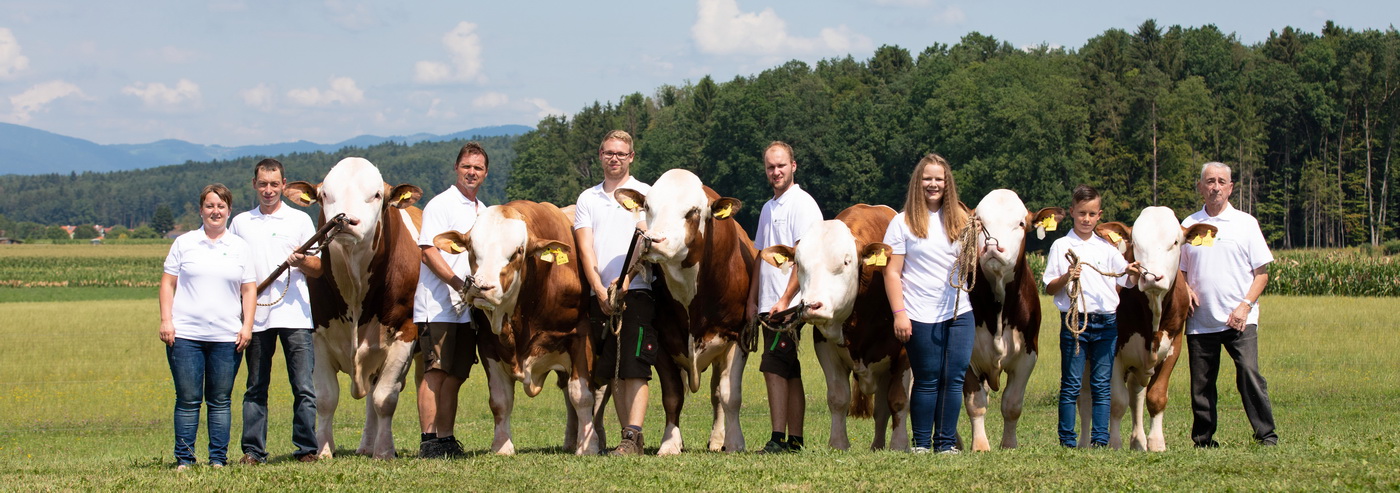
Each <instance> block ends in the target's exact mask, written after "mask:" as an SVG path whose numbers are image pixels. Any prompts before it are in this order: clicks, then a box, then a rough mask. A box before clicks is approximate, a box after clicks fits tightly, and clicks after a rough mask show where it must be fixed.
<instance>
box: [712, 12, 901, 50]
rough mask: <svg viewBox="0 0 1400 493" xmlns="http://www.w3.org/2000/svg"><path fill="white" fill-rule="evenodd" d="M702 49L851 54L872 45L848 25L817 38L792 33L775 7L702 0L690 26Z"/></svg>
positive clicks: (824, 31)
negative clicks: (744, 7)
mask: <svg viewBox="0 0 1400 493" xmlns="http://www.w3.org/2000/svg"><path fill="white" fill-rule="evenodd" d="M690 33H691V37H692V38H694V40H695V44H696V46H698V47H699V49H700V51H701V52H704V53H709V54H717V55H723V54H736V53H753V54H765V55H783V54H789V53H791V54H805V53H849V52H850V51H855V50H863V49H867V48H870V47H871V46H873V44H872V43H871V41H870V38H868V37H866V36H864V35H862V34H860V33H857V32H855V31H852V30H851V29H850V28H848V27H846V26H845V25H841V26H837V27H834V28H831V27H828V28H823V29H822V30H821V32H820V34H819V35H818V36H817V37H814V38H802V37H797V36H792V35H790V34H788V31H787V21H784V20H783V19H782V18H781V17H778V14H777V13H776V12H774V11H773V9H772V8H767V9H763V11H762V12H757V13H754V12H740V11H739V4H738V3H737V2H736V0H699V16H698V18H697V19H696V20H695V25H694V26H691V28H690Z"/></svg>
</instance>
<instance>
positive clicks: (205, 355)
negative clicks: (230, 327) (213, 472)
mask: <svg viewBox="0 0 1400 493" xmlns="http://www.w3.org/2000/svg"><path fill="white" fill-rule="evenodd" d="M165 359H166V361H168V362H169V363H170V376H171V377H172V378H173V380H174V381H175V461H176V462H177V463H178V464H193V463H194V462H195V458H194V442H195V439H196V437H197V435H199V406H200V403H201V402H203V403H206V404H208V405H209V463H210V464H227V463H228V456H227V453H228V428H229V401H230V399H229V395H230V394H232V393H233V380H234V377H235V376H237V375H238V363H239V361H238V359H239V358H238V351H237V350H236V349H235V345H234V343H232V342H203V341H191V340H189V339H180V338H178V337H177V338H175V344H173V345H170V346H166V348H165Z"/></svg>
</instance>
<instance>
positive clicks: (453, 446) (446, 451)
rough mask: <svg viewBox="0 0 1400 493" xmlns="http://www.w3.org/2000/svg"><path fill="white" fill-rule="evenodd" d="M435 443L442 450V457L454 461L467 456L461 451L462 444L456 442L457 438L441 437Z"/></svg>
mask: <svg viewBox="0 0 1400 493" xmlns="http://www.w3.org/2000/svg"><path fill="white" fill-rule="evenodd" d="M437 442H438V447H440V448H441V449H442V455H443V457H446V458H448V459H456V458H459V457H465V456H466V455H467V452H466V451H465V450H462V442H461V441H458V440H457V437H442V438H439V439H437Z"/></svg>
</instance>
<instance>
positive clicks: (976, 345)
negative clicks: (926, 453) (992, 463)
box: [963, 189, 1065, 451]
mask: <svg viewBox="0 0 1400 493" xmlns="http://www.w3.org/2000/svg"><path fill="white" fill-rule="evenodd" d="M973 214H974V215H975V216H976V218H977V219H978V220H979V221H980V222H981V224H982V227H983V230H982V231H981V232H980V233H978V236H977V240H976V241H977V242H978V248H979V250H980V254H979V255H978V258H977V265H978V268H979V274H980V275H978V276H977V282H976V284H975V285H974V286H973V289H972V293H970V296H971V301H972V311H973V315H974V317H975V318H976V320H977V333H976V336H975V337H974V338H973V346H972V364H971V365H969V366H968V369H967V379H966V380H965V383H964V384H963V400H964V402H963V404H964V405H965V406H966V407H967V415H968V418H969V420H970V421H971V422H972V423H971V424H972V450H977V451H985V450H991V444H990V442H989V441H988V439H987V429H986V417H987V393H988V392H989V391H991V390H999V388H1000V387H1001V375H1002V373H1005V374H1006V390H1005V391H1004V392H1003V393H1002V396H1001V417H1002V422H1003V428H1002V434H1001V447H1002V448H1016V423H1017V422H1018V421H1019V420H1020V418H1021V405H1022V403H1023V402H1024V401H1025V397H1026V382H1027V381H1029V380H1030V377H1031V371H1032V370H1034V369H1035V361H1036V357H1037V355H1038V353H1039V344H1038V340H1037V339H1038V338H1039V337H1040V297H1039V296H1038V295H1037V291H1036V280H1035V276H1034V275H1033V274H1031V268H1030V265H1029V264H1027V263H1026V232H1027V231H1028V230H1030V229H1038V228H1039V226H1037V225H1039V224H1041V223H1042V221H1044V220H1045V219H1046V218H1048V217H1053V218H1054V219H1055V221H1057V222H1058V221H1063V220H1064V218H1065V211H1064V209H1061V208H1059V207H1050V208H1045V209H1041V210H1040V211H1039V212H1036V213H1035V214H1031V213H1030V211H1028V210H1027V209H1026V205H1025V203H1023V202H1021V198H1020V197H1018V196H1017V195H1016V192H1013V191H1011V190H1005V189H1000V190H993V191H991V193H988V194H987V196H986V197H983V198H982V201H981V202H979V203H978V204H977V208H976V209H975V210H974V211H973Z"/></svg>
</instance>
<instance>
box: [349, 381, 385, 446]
mask: <svg viewBox="0 0 1400 493" xmlns="http://www.w3.org/2000/svg"><path fill="white" fill-rule="evenodd" d="M360 388H361V389H363V390H364V391H365V392H368V394H366V395H365V399H364V400H365V427H364V429H363V430H360V446H359V447H355V453H356V454H358V455H372V454H374V437H375V435H377V434H378V433H379V420H378V419H376V416H375V412H374V397H373V396H374V382H373V381H370V382H369V383H367V384H364V385H362V386H361V387H360Z"/></svg>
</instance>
